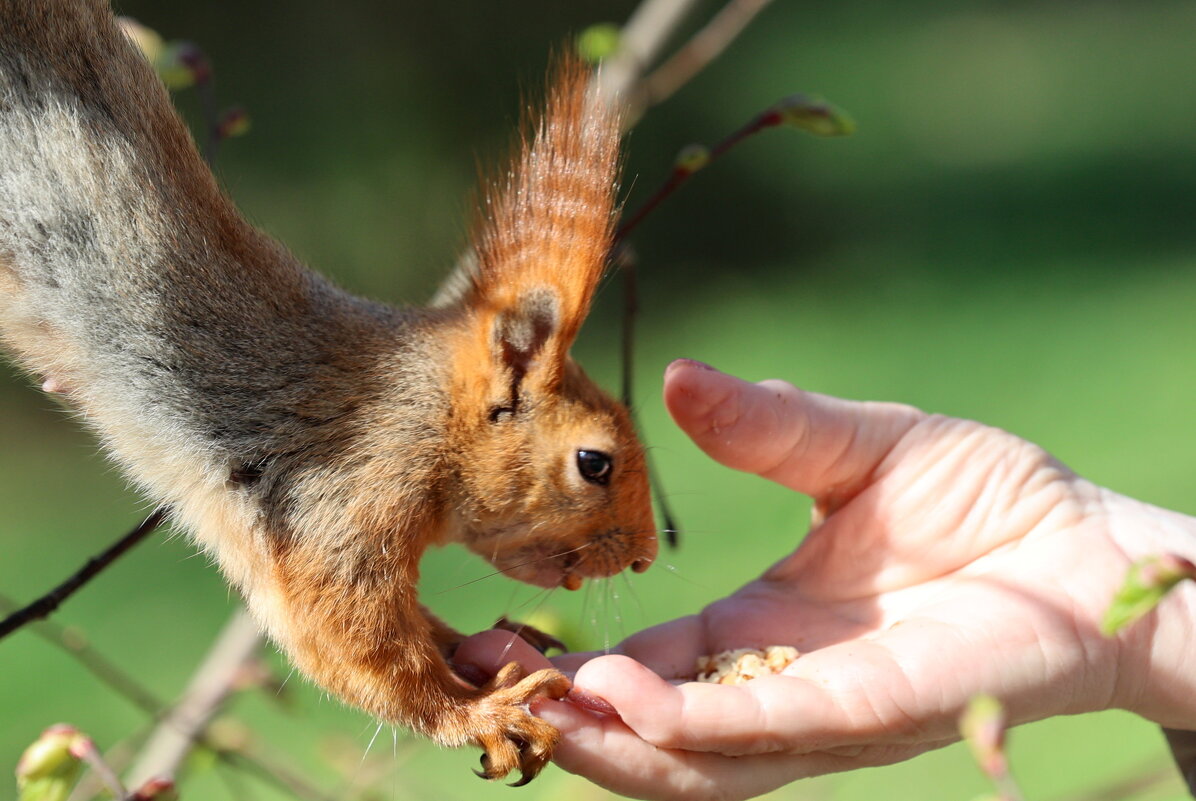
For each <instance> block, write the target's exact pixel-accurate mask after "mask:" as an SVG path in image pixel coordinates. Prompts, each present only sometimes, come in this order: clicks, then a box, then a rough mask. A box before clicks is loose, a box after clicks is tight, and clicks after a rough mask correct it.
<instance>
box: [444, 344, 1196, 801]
mask: <svg viewBox="0 0 1196 801" xmlns="http://www.w3.org/2000/svg"><path fill="white" fill-rule="evenodd" d="M664 396H665V402H666V404H667V405H668V408H669V411H670V412H671V413H672V415H673V418H674V419H675V420H676V422H677V424H678V425H679V426H681V428H682V429H684V430H685V431H686V433H688V434H689V435H690V436H691V437H692V438H693V440H694V441H695V442H696V443H697V445H698V446H699V447H701V448H702V449H703V450H704V451H706V453H707V454H709V455H710V456H711V457H713V458H714V459H716V460H718V461H719V462H721V463H723V464H725V465H727V466H728V467H731V468H734V469H738V470H744V471H747V472H752V473H757V474H759V475H760V476H762V477H764V478H768V479H770V480H773V481H776V482H778V483H780V484H783V485H785V486H787V487H789V488H791V489H793V490H795V491H797V492H802V493H805V494H808V495H811V496H812V497H813V498H814V499H815V501H816V514H815V517H816V521H817V520H818V518H819V517H821V518H822V521H821V523H820V524H816V525H815V526H814V528H813V529H812V530H811V532H810V534H809V535H808V536H807V537H806V539H805V541H804V542H803V543H802V545H801V546H800V547H799V548H798V549H797V550H796V551H795V552H794V553H793V554H791V555H790V556H789V557H787V558H785V559H784V560H782V561H781V562H779V563H778V564H776V565H774V566H772V567H771V568H769V569H768V570H767V571H765V573H764V574H763V575H762V576H761V577H760V578H759V579H757V580H755V581H753V582H751V583H750V584H748V585H746V586H745V587H743V588H742V589H740V590H738V591H737V592H735V593H734V594H733V595H731V596H730V597H728V598H724V599H722V600H719V601H716V602H714V603H712V604H710V605H709V606H708V607H706V608H705V609H703V610H702V611H701V612H700V613H698V614H696V615H693V616H689V617H684V618H680V619H678V620H673V621H671V622H668V623H664V624H662V625H659V626H656V627H654V628H651V629H647V630H645V631H642V632H639V633H638V634H635V635H633V636H632V637H630V638H629V639H627V640H626V641H625V642H623V643H622V644H621V645H620V646H618V648H617V649H616V652H615V653H614V654H611V655H596V654H569V655H566V656H564V657H560V658H558V659H557V660H555V662H556V665H557V666H558V667H560V668H562V669H564V670H566V671H567V672H568V671H573V672H575V673H574V683H575V688H576V690H579V691H581V693H583V694H588V695H589V696H597V697H599V698H601V699H605V701H606V702H607V703H608V704H609V705H610V706H611V707H613V708H614V711H615V712H617V714H600V713H598V712H596V711H594V709H593V707H594V706H595V705H594V704H576V703H568V702H559V701H544V702H538V703H537V705H536V706H534V707H533V708H534V711H535V712H536V713H537V714H538V715H539V716H541V717H542V718H544V719H545V720H547V721H548V722H550V723H552V724H553V725H555V726H557V727H558V728H559V729H560V730H561V732H562V735H563V738H562V741H561V744H560V746H559V747H558V750H557V752H556V756H555V759H556V761H557V762H558V763H559V764H560V765H561V766H562V767H564V768H565V769H566V770H568V771H571V772H573V773H578V774H581V775H583V776H586V777H588V778H589V779H591V780H593V781H595V782H597V783H598V784H601V785H602V786H604V787H607V788H609V789H611V790H614V791H615V792H618V793H622V794H625V795H628V796H632V797H636V798H651V799H686V800H687V801H694V799H739V798H750V797H752V796H755V795H759V794H761V793H764V792H767V791H768V790H771V789H774V788H776V787H779V786H781V785H784V784H786V783H788V782H791V781H794V780H796V779H800V778H805V777H810V776H817V775H821V774H824V773H831V772H835V771H843V770H851V769H854V768H860V767H866V766H876V765H885V764H891V763H894V762H900V761H902V760H905V759H909V758H911V757H913V756H916V755H917V754H920V753H923V752H925V751H928V750H932V749H935V748H939V747H942V746H944V745H947V744H949V743H951V742H953V741H955V740H956V739H958V735H957V722H956V721H957V719H958V716H959V713H960V711H961V709H962V708H963V707H964V705H965V704H966V702H967V701H968V699H969V698H971V697H972V696H973V695H976V694H978V693H981V692H987V693H991V694H993V695H996V696H997V697H998V698H1000V699H1001V700H1002V701H1003V702H1004V704H1005V705H1006V707H1007V709H1008V711H1009V713H1010V715H1011V718H1012V720H1013V721H1014V722H1027V721H1031V720H1037V719H1040V718H1045V717H1050V716H1053V715H1059V714H1074V713H1080V712H1087V711H1094V710H1101V709H1109V708H1122V709H1127V710H1131V711H1133V712H1136V713H1138V714H1140V715H1142V716H1144V717H1146V718H1148V719H1150V720H1153V721H1156V722H1159V723H1161V724H1163V725H1165V726H1169V727H1174V728H1188V729H1192V728H1196V700H1194V699H1196V677H1194V676H1193V675H1192V673H1191V671H1190V670H1186V669H1185V668H1184V665H1185V664H1187V665H1190V664H1192V662H1191V661H1190V660H1192V659H1196V645H1194V644H1193V642H1194V638H1193V637H1192V636H1191V629H1192V627H1193V623H1192V621H1196V614H1194V613H1196V589H1193V586H1192V584H1193V583H1192V582H1185V583H1184V584H1182V585H1181V586H1180V588H1178V589H1177V590H1176V591H1174V592H1173V593H1172V594H1171V595H1170V596H1168V597H1167V598H1166V599H1165V600H1164V601H1163V603H1162V605H1161V606H1160V607H1159V609H1158V610H1157V612H1156V613H1154V614H1152V615H1150V616H1148V617H1147V618H1146V619H1144V620H1143V621H1141V622H1139V623H1138V624H1136V625H1134V626H1131V627H1130V628H1129V629H1128V630H1126V631H1124V632H1123V633H1122V634H1121V635H1119V636H1118V637H1116V638H1113V639H1109V638H1105V637H1103V636H1102V635H1101V634H1100V632H1099V630H1098V626H1099V621H1100V618H1101V616H1102V615H1103V613H1104V611H1105V608H1106V607H1107V606H1108V604H1109V601H1110V599H1111V598H1112V596H1113V593H1114V591H1115V590H1116V588H1117V586H1119V584H1120V583H1121V581H1122V578H1123V577H1124V575H1125V571H1126V569H1127V568H1128V567H1129V565H1130V563H1131V562H1132V561H1133V560H1135V559H1138V558H1141V557H1143V556H1146V555H1151V554H1157V553H1162V552H1173V553H1178V554H1180V555H1182V556H1186V557H1187V558H1189V559H1191V558H1193V557H1196V520H1193V519H1192V518H1189V517H1186V516H1183V515H1179V514H1176V513H1173V512H1169V511H1166V510H1163V509H1159V508H1156V507H1152V506H1149V505H1147V504H1143V503H1140V502H1137V501H1135V500H1132V499H1130V498H1126V497H1123V496H1120V495H1117V494H1115V493H1113V492H1110V491H1109V490H1107V489H1104V488H1101V487H1098V486H1096V485H1094V484H1092V483H1091V482H1088V481H1086V480H1084V479H1083V478H1080V477H1079V476H1077V475H1076V474H1074V473H1073V472H1071V471H1070V470H1068V468H1066V467H1065V466H1064V465H1062V464H1060V463H1059V462H1058V461H1056V460H1055V459H1053V458H1052V457H1051V456H1050V455H1049V454H1047V453H1046V452H1044V451H1043V450H1041V449H1040V448H1038V447H1037V446H1035V445H1033V444H1031V443H1028V442H1026V441H1024V440H1022V439H1019V438H1017V437H1015V436H1013V435H1011V434H1009V433H1006V432H1004V431H1000V430H998V429H995V428H990V427H987V426H983V425H981V424H979V423H975V422H971V421H966V420H959V419H953V418H948V417H942V416H934V415H928V414H925V413H923V412H921V411H918V410H916V409H913V408H910V407H907V406H901V405H897V404H888V403H856V402H851V401H844V400H839V399H836V398H830V397H826V396H822V395H817V394H813V393H808V392H803V391H801V390H798V389H795V388H794V387H792V386H790V385H788V384H785V383H784V382H780V381H764V382H761V383H759V384H751V383H747V382H744V381H741V380H739V379H737V378H733V377H731V376H728V375H725V374H723V373H720V372H717V371H715V370H713V369H712V368H709V367H707V366H706V365H702V364H700V363H697V362H690V361H679V362H674V363H673V364H672V365H671V366H670V367H669V369H668V372H667V373H666V377H665V389H664ZM509 641H510V635H509V634H502V633H499V632H487V633H485V634H483V635H478V636H475V637H474V638H472V639H471V640H469V641H468V642H467V643H466V644H465V645H464V646H462V648H461V649H460V650H459V651H458V653H457V659H458V661H462V662H471V663H473V664H475V665H477V666H479V667H480V668H482V669H484V670H488V671H493V670H494V669H496V668H497V667H498V665H499V664H500V662H501V660H502V659H503V658H505V659H508V660H509V659H511V658H516V659H518V660H520V661H521V662H522V663H523V664H524V665H525V667H527V669H529V670H534V669H537V668H540V667H545V666H547V665H548V664H549V663H548V661H547V660H545V659H544V658H543V657H542V656H540V655H538V654H537V653H535V652H534V651H533V650H532V649H531V648H530V647H525V646H524V645H523V644H522V643H519V642H516V643H515V644H514V646H513V647H511V648H510V649H509V650H507V646H508V643H509ZM771 644H785V645H794V646H797V647H798V649H799V650H800V651H801V652H802V656H801V657H800V658H799V659H798V660H797V661H796V662H794V663H793V664H792V665H790V667H789V668H787V669H786V671H785V673H784V675H780V676H773V677H765V678H761V679H757V680H754V681H752V682H749V683H747V684H746V685H743V686H739V687H728V686H719V685H707V684H696V683H693V682H690V681H687V680H688V679H691V678H692V676H693V666H694V661H695V659H696V657H698V656H699V655H702V654H711V653H717V652H719V651H723V650H727V649H731V648H737V647H745V646H756V647H759V646H762V645H771ZM501 654H505V657H503V656H500V655H501Z"/></svg>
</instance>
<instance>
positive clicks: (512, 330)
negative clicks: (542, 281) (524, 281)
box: [491, 289, 561, 388]
mask: <svg viewBox="0 0 1196 801" xmlns="http://www.w3.org/2000/svg"><path fill="white" fill-rule="evenodd" d="M560 327H561V320H560V304H559V303H558V302H557V299H556V297H555V295H554V294H553V293H552V292H551V291H550V290H546V289H541V290H532V291H530V292H526V293H524V294H523V295H522V296H520V297H519V298H518V299H517V300H516V302H515V303H514V304H513V305H512V306H510V307H508V308H506V309H502V310H501V311H499V312H498V314H497V315H495V317H494V327H493V329H492V332H491V334H492V340H491V343H492V346H493V348H494V351H493V352H494V356H495V357H496V358H497V360H498V361H499V362H500V363H501V364H502V365H503V366H504V367H506V368H507V370H509V371H510V373H511V376H512V379H511V384H512V388H516V387H518V385H519V384H520V383H521V382H522V381H523V378H524V376H526V375H527V374H528V373H529V372H532V371H533V370H535V369H537V368H538V367H540V366H541V365H542V364H543V362H544V361H548V362H549V364H543V366H544V367H547V368H548V369H549V371H550V372H554V373H555V370H553V369H552V368H553V367H555V364H552V362H555V361H556V360H555V358H553V357H554V356H555V354H553V353H551V351H552V350H556V349H555V348H552V349H549V348H548V345H549V343H550V342H551V341H552V340H553V339H554V338H556V337H558V336H559V335H560ZM546 350H549V353H547V354H546V353H545V351H546ZM545 356H547V359H545Z"/></svg>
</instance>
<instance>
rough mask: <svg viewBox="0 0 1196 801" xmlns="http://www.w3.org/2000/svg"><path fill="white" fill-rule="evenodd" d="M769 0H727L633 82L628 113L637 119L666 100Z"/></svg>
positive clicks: (712, 58)
mask: <svg viewBox="0 0 1196 801" xmlns="http://www.w3.org/2000/svg"><path fill="white" fill-rule="evenodd" d="M771 2H772V0H731V2H729V3H727V5H725V6H723V8H722V10H721V11H719V12H718V13H717V14H716V15H714V17H713V18H712V19H711V20H710V22H708V23H707V24H706V27H704V28H702V30H700V31H698V32H697V33H696V34H694V36H693V38H692V39H690V40H689V41H688V42H686V43H685V45H684V46H682V47H681V49H680V50H678V51H677V52H676V53H674V54H673V55H672V56H670V57H669V59H668V60H667V61H665V62H664V63H663V64H661V65H660V66H659V67H657V68H656V69H655V70H653V71H652V73H651V74H650V75H648V76H647V77H645V78H644V79H643V80H641V81H640V82H639V83H637V84H636V85H635V86H634V87H633V88H632V90H631V95H630V97H628V99H627V106H628V112H627V113H628V114H629V115H630V116H632V117H634V118H635V119H639V117H641V116H642V115H643V113H644V111H645V110H646V109H648V108H649V107H651V106H655V105H656V104H658V103H662V102H664V101H665V100H668V99H669V98H670V97H671V96H672V95H673V93H674V92H676V91H677V90H678V89H680V88H681V87H682V86H684V85H685V84H687V83H689V82H690V81H691V80H693V78H694V76H695V75H697V74H698V73H699V72H701V71H702V70H703V69H705V68H706V66H707V65H708V64H710V62H712V61H714V59H716V58H718V57H719V56H720V55H722V52H723V51H724V50H726V49H727V47H728V46H729V45H730V44H731V42H733V41H735V38H736V37H737V36H739V34H740V33H742V32H743V29H744V28H746V27H747V26H748V23H750V22H751V21H752V20H753V19H755V17H756V15H757V14H759V13H760V12H761V11H763V10H764V8H765V7H766V6H767V5H768V4H769V3H771Z"/></svg>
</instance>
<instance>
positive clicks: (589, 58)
mask: <svg viewBox="0 0 1196 801" xmlns="http://www.w3.org/2000/svg"><path fill="white" fill-rule="evenodd" d="M619 36H620V32H619V26H618V25H613V24H611V23H609V22H600V23H598V24H597V25H591V26H590V27H588V28H586V29H585V30H584V31H582V32H581V35H579V36H578V37H577V55H579V56H581V58H582V60H583V61H585V62H586V63H589V64H597V63H599V62H600V61H602V60H604V59H607V58H610V57H611V56H612V55H614V53H615V51H616V50H618V49H619Z"/></svg>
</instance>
